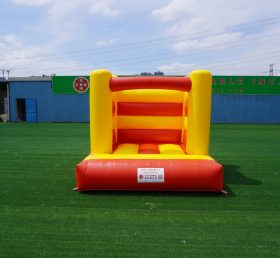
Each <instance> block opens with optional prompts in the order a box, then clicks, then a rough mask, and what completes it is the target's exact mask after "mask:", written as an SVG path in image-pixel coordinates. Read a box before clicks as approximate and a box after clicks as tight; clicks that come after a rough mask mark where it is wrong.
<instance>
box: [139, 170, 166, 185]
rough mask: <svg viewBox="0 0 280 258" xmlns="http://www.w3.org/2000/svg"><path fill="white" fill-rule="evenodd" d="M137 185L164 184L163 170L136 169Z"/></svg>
mask: <svg viewBox="0 0 280 258" xmlns="http://www.w3.org/2000/svg"><path fill="white" fill-rule="evenodd" d="M137 182H138V183H164V168H137Z"/></svg>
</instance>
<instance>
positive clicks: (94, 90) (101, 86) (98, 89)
mask: <svg viewBox="0 0 280 258" xmlns="http://www.w3.org/2000/svg"><path fill="white" fill-rule="evenodd" d="M111 78H112V74H111V73H110V72H109V71H107V70H96V71H93V72H92V73H91V74H90V147H91V154H97V153H98V154H106V153H107V154H110V153H112V140H113V139H112V130H113V121H112V93H111V90H110V87H109V82H110V79H111Z"/></svg>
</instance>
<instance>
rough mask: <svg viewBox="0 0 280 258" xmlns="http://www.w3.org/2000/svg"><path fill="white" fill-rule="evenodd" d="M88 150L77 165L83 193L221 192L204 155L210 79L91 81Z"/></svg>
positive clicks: (102, 77)
mask: <svg viewBox="0 0 280 258" xmlns="http://www.w3.org/2000/svg"><path fill="white" fill-rule="evenodd" d="M90 84H91V86H90V87H91V88H90V145H91V153H90V155H89V156H88V157H86V158H85V160H84V161H82V162H81V163H80V164H78V165H77V170H76V179H77V188H78V189H79V190H80V191H83V190H172V191H221V190H222V186H223V172H222V166H221V165H220V164H219V163H217V162H216V161H215V160H213V159H212V158H211V157H210V156H209V154H208V148H209V132H210V110H211V89H212V77H211V74H210V73H209V72H208V71H195V72H192V73H191V75H190V77H116V76H112V74H111V73H110V72H109V71H106V70H98V71H95V72H93V73H92V74H91V77H90Z"/></svg>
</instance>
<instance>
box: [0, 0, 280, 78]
mask: <svg viewBox="0 0 280 258" xmlns="http://www.w3.org/2000/svg"><path fill="white" fill-rule="evenodd" d="M0 24H1V25H0V69H5V70H11V71H10V76H12V77H14V76H37V75H43V74H44V75H51V74H56V75H87V74H89V73H90V72H91V71H92V70H95V69H108V70H110V71H112V73H114V74H119V75H132V74H139V73H142V72H151V73H153V72H156V71H162V72H164V73H165V74H166V75H187V74H189V73H190V72H191V71H192V70H195V69H208V70H210V71H211V72H212V73H213V74H214V75H268V71H269V65H270V64H273V68H274V74H275V75H280V1H277V0H266V1H264V0H234V1H232V0H211V1H209V0H142V1H135V0H2V1H1V2H0ZM0 76H2V75H1V74H0Z"/></svg>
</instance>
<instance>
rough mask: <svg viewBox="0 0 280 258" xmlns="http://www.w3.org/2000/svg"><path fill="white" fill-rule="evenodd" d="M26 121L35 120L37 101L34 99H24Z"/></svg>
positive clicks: (34, 121) (33, 121)
mask: <svg viewBox="0 0 280 258" xmlns="http://www.w3.org/2000/svg"><path fill="white" fill-rule="evenodd" d="M25 110H26V111H25V112H26V122H27V123H36V122H37V102H36V99H26V101H25Z"/></svg>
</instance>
